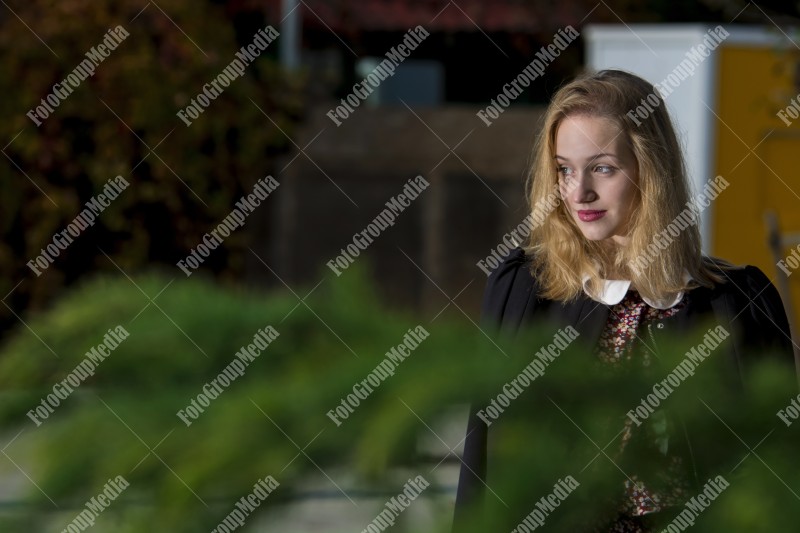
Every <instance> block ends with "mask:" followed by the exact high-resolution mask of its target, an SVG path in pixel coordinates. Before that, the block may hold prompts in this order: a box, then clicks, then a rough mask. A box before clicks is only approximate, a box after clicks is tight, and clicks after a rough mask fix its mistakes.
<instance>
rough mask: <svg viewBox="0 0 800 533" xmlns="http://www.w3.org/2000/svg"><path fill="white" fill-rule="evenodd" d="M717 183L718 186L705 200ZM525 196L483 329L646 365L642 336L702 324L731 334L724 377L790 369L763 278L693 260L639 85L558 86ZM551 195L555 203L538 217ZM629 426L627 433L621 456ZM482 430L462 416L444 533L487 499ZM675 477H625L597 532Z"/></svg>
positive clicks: (619, 81) (662, 109) (655, 123)
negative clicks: (452, 500)
mask: <svg viewBox="0 0 800 533" xmlns="http://www.w3.org/2000/svg"><path fill="white" fill-rule="evenodd" d="M642 102H648V105H649V107H650V108H651V109H652V112H651V113H650V115H649V116H648V117H647V118H645V119H642V118H641V117H640V116H639V115H636V112H635V109H636V108H637V106H640V105H642ZM724 186H727V182H725V181H724V179H723V178H717V180H715V181H713V182H710V188H708V189H707V191H710V190H712V189H714V188H716V189H717V190H719V188H720V187H722V188H724ZM529 189H530V197H529V200H530V205H531V210H532V215H533V219H534V220H540V221H542V223H541V224H539V225H537V226H535V227H534V228H533V229H532V231H531V234H530V240H529V242H528V243H527V245H526V246H525V247H524V249H522V248H518V249H516V250H514V251H513V252H512V253H511V254H510V255H509V256H508V257H507V258H506V259H505V260H504V261H503V262H502V264H501V265H500V266H499V267H498V268H497V269H495V271H494V272H493V273H492V274H491V276H490V277H489V280H488V284H487V288H486V292H485V296H484V303H483V307H482V315H483V320H484V323H485V324H490V325H493V326H498V327H499V328H500V329H501V330H506V331H512V332H513V331H516V330H518V329H519V328H521V327H524V326H526V325H530V324H533V323H535V322H536V323H540V322H541V319H543V318H547V319H550V320H554V321H555V323H556V324H558V325H560V326H562V327H564V326H572V327H574V328H575V329H576V330H577V331H578V332H579V333H580V334H581V336H582V337H583V338H584V340H586V339H588V341H589V342H590V343H591V344H590V345H591V346H594V347H595V353H594V356H595V357H597V358H598V360H599V361H601V362H603V363H605V364H607V365H611V366H613V365H615V364H618V363H620V362H621V361H626V360H627V361H630V360H632V359H633V360H635V361H636V360H641V364H644V365H647V364H648V357H649V355H648V353H649V351H648V350H642V349H641V347H640V346H639V345H640V344H642V342H643V341H642V339H648V340H652V341H654V342H655V344H656V345H657V344H658V343H659V341H660V340H661V339H663V338H664V337H665V336H674V335H680V334H681V333H683V332H687V331H690V330H691V328H692V326H693V325H696V324H697V323H698V322H700V321H701V319H703V318H704V317H711V318H713V320H714V321H715V322H716V323H718V324H721V325H723V326H724V327H725V328H726V330H727V331H730V332H731V333H732V334H731V339H730V341H729V342H727V343H725V352H726V353H725V357H728V358H730V359H731V361H732V368H734V369H735V371H740V369H741V368H742V367H743V366H744V363H746V361H745V360H744V356H745V355H746V354H750V355H760V354H762V353H766V352H768V351H769V352H776V353H778V354H780V355H781V356H785V358H786V360H787V361H789V360H791V358H792V341H791V336H790V334H789V325H788V322H787V319H786V314H785V312H784V309H783V305H782V302H781V299H780V296H779V294H778V292H777V290H776V289H775V287H774V286H773V285H772V284H771V283H770V282H769V280H768V279H767V277H766V276H765V275H764V274H763V272H761V271H760V270H759V269H758V268H756V267H753V266H746V267H741V268H740V267H735V266H733V265H731V264H730V263H727V262H724V261H720V260H717V259H712V258H709V257H704V256H703V255H702V253H701V243H700V234H699V231H698V228H697V225H696V219H695V218H694V217H695V216H696V215H697V211H698V208H697V207H696V206H698V205H700V206H702V205H707V204H706V203H705V202H706V201H707V199H704V198H702V197H701V198H700V199H699V200H698V201H697V202H695V203H693V202H691V200H692V196H691V195H690V189H689V186H688V181H687V178H686V172H685V167H684V161H683V156H682V153H681V149H680V145H679V143H678V139H677V137H676V135H675V130H674V128H673V125H672V123H671V121H670V118H669V115H668V113H667V110H666V106H665V104H664V102H663V100H662V99H661V97H660V95H659V93H658V92H656V90H655V89H654V87H653V86H652V85H651V84H650V83H648V82H646V81H645V80H643V79H641V78H639V77H637V76H635V75H633V74H630V73H627V72H623V71H618V70H604V71H601V72H598V73H594V74H587V75H583V76H581V77H579V78H577V79H576V80H574V81H572V82H571V83H569V84H567V85H566V86H564V87H562V88H561V89H560V90H559V91H558V92H557V93H556V94H555V96H554V98H553V99H552V101H551V103H550V105H549V107H548V109H547V112H546V114H545V118H544V124H543V128H542V132H541V135H540V137H539V139H538V141H537V144H536V146H535V151H534V161H533V166H532V169H531V172H530V175H529ZM554 194H555V195H556V197H557V198H559V199H560V201H558V202H556V206H555V208H554V209H550V207H552V206H553V202H552V201H550V199H552V197H553V195H554ZM542 206H549V207H547V208H546V211H543V209H545V208H543V207H542ZM537 211H538V212H537ZM667 228H671V230H672V231H669V232H667V231H665V230H666V229H667ZM634 429H635V428H634V427H633V426H632V424H630V423H628V424H626V427H625V428H624V431H623V435H622V437H621V439H620V441H621V442H620V447H621V448H624V447H625V445H626V443H627V442H628V440H629V439H630V438H631V436H632V435H634V434H635V431H634ZM489 435H490V431H489V425H488V424H486V423H485V422H484V421H483V420H481V419H479V417H478V416H477V414H476V412H475V409H472V410H471V414H470V419H469V424H468V430H467V437H466V440H465V447H464V456H463V466H462V468H461V475H460V479H459V487H458V496H457V502H456V516H455V518H456V520H455V526H454V527H455V530H459V529H460V527H462V526H463V524H464V522H463V521H464V520H465V519H466V517H467V515H468V513H470V511H471V510H474V509H475V508H476V507H477V506H479V505H481V502H482V498H483V497H484V495H485V494H484V493H485V492H486V488H485V478H486V475H487V466H486V465H487V444H486V443H487V438H488V437H489ZM668 459H670V461H671V460H672V459H675V460H676V461H677V459H678V458H668ZM670 464H672V463H670ZM678 478H679V476H675V479H674V481H675V482H674V483H673V484H671V485H669V484H668V486H667V487H666V488H664V487H661V488H660V489H659V490H654V489H653V488H652V487H649V486H648V485H647V484H646V483H640V481H639V480H637V479H636V477H635V475H633V476H631V477H630V478H629V481H627V482H626V484H625V488H624V496H623V497H622V501H621V503H620V507H619V509H618V510H619V516H617V517H616V518H615V519H614V520H613V521H612V523H609V524H603V525H600V526H598V529H597V530H598V531H647V530H648V529H647V525H646V524H647V520H646V518H647V516H648V515H650V514H652V513H658V512H659V511H662V510H664V509H666V508H668V507H672V506H680V505H683V503H684V499H685V497H686V487H685V486H683V485H682V481H681V480H680V479H678ZM670 479H672V478H670Z"/></svg>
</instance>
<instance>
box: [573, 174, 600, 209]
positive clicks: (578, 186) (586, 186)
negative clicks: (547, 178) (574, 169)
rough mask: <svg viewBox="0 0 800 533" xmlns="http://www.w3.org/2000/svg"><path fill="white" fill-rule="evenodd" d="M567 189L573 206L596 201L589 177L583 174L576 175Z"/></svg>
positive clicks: (595, 194)
mask: <svg viewBox="0 0 800 533" xmlns="http://www.w3.org/2000/svg"><path fill="white" fill-rule="evenodd" d="M567 187H568V188H569V192H568V194H569V198H570V200H572V203H574V204H587V203H589V202H593V201H595V200H596V199H597V193H596V192H595V191H594V187H593V184H592V179H591V176H588V175H587V174H585V173H583V172H578V173H576V175H575V176H574V178H573V179H572V180H571V183H570V184H568V185H567Z"/></svg>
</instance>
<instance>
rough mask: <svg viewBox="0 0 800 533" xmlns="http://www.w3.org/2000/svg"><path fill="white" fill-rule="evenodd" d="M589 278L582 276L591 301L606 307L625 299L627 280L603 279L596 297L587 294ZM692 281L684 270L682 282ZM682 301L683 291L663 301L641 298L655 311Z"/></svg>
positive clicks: (629, 283) (628, 283) (627, 286)
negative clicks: (600, 291) (600, 290)
mask: <svg viewBox="0 0 800 533" xmlns="http://www.w3.org/2000/svg"><path fill="white" fill-rule="evenodd" d="M589 279H590V278H589V276H588V275H584V276H583V292H584V293H586V295H587V296H588V297H589V298H591V299H592V300H594V301H596V302H600V303H604V304H606V305H616V304H618V303H620V302H621V301H622V299H623V298H625V295H626V294H627V293H628V288H629V287H630V286H631V282H630V281H629V280H624V279H604V280H601V281H602V282H603V290H602V293H601V294H599V295H598V296H596V297H595V296H594V295H592V294H590V293H589V291H588V287H587V282H588V281H589ZM691 279H692V276H691V275H689V273H688V272H687V271H686V270H684V271H683V282H684V283H688V282H689V281H690V280H691ZM682 299H683V291H680V292H679V293H677V294H676V295H675V297H674V298H664V299H657V300H651V299H650V298H647V297H646V296H642V300H644V302H645V303H646V304H647V305H649V306H650V307H655V308H656V309H669V308H670V307H674V306H676V305H677V304H678V302H680V301H681V300H682Z"/></svg>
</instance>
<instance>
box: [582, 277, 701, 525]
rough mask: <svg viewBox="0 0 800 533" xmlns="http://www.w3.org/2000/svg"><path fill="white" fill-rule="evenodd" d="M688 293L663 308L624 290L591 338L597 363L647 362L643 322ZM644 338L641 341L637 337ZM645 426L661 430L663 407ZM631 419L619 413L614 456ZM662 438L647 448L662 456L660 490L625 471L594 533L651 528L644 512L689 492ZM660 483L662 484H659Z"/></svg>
mask: <svg viewBox="0 0 800 533" xmlns="http://www.w3.org/2000/svg"><path fill="white" fill-rule="evenodd" d="M687 299H688V295H687V294H684V297H683V299H682V300H681V301H680V302H678V303H677V304H676V305H674V306H673V307H671V308H669V309H658V308H655V307H651V306H649V305H648V304H647V303H646V302H644V300H642V298H641V296H640V295H639V293H638V292H637V291H634V290H629V291H628V293H627V294H626V295H625V297H624V298H623V299H622V301H620V302H619V303H618V304H616V305H613V306H612V307H611V308H610V310H611V312H610V313H609V317H608V322H607V323H606V327H605V329H604V330H603V332H602V334H601V336H600V340H599V342H598V344H597V347H596V351H597V356H598V358H599V360H600V361H601V363H602V364H603V365H609V366H611V367H612V368H613V367H615V366H621V365H622V364H623V363H628V362H631V361H633V360H634V359H635V358H638V359H641V364H642V365H644V366H649V365H650V364H651V362H652V357H654V355H653V354H652V352H651V350H652V343H651V342H650V341H649V335H648V332H647V328H648V324H649V325H650V326H652V325H653V324H656V325H657V326H659V325H660V324H659V323H660V322H662V321H663V320H666V319H668V318H669V317H671V316H673V315H675V314H677V313H678V312H679V311H680V310H681V309H682V308H684V307H685V306H686V303H687ZM643 341H644V342H643ZM649 422H650V424H651V427H653V426H655V427H657V428H660V429H661V430H664V429H665V428H666V419H665V417H664V412H663V411H657V412H655V413H653V415H652V416H651V417H650V420H649ZM640 429H641V428H639V429H637V428H636V426H635V425H634V423H633V421H632V420H631V419H630V418H628V417H625V425H624V428H623V432H622V437H621V439H620V446H619V448H618V454H617V455H618V456H621V455H622V452H623V451H624V450H625V448H626V447H627V446H628V445H629V444H630V442H631V440H632V439H633V438H634V437H635V436H636V435H637V433H640V432H641V431H640ZM666 440H668V439H665V440H664V441H663V442H662V443H661V446H659V444H658V441H657V440H656V439H653V441H654V442H653V453H655V454H662V455H663V457H662V459H663V460H664V461H665V463H666V464H667V467H666V469H665V472H663V473H662V479H661V480H659V481H660V483H659V486H660V487H662V489H661V490H659V491H655V490H652V489H650V488H648V486H647V484H645V483H643V482H642V481H641V480H640V479H639V477H638V476H637V475H636V473H634V472H627V475H628V479H627V480H625V482H624V496H623V498H622V505H621V507H620V508H619V509H618V515H617V517H616V518H615V519H613V520H612V522H611V523H610V524H607V525H605V526H602V527H600V528H598V529H596V530H595V531H596V532H597V533H601V532H602V533H605V532H609V533H634V532H642V533H643V532H647V531H651V529H649V528H648V516H647V515H650V514H652V513H657V512H659V511H661V510H663V509H665V508H667V507H673V506H680V505H683V503H684V502H685V501H686V499H687V498H688V496H689V492H688V483H687V481H686V476H685V475H683V465H682V461H681V458H680V457H678V456H669V455H667V449H668V446H667V445H666ZM664 487H666V488H664Z"/></svg>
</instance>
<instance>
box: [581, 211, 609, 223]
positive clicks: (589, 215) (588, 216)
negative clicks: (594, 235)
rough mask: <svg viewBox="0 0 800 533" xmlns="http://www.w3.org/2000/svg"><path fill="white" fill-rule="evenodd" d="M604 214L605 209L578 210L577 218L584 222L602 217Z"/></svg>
mask: <svg viewBox="0 0 800 533" xmlns="http://www.w3.org/2000/svg"><path fill="white" fill-rule="evenodd" d="M605 214H606V212H605V211H578V218H580V219H581V220H583V221H584V222H594V221H595V220H600V219H601V218H603V216H604V215H605Z"/></svg>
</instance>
